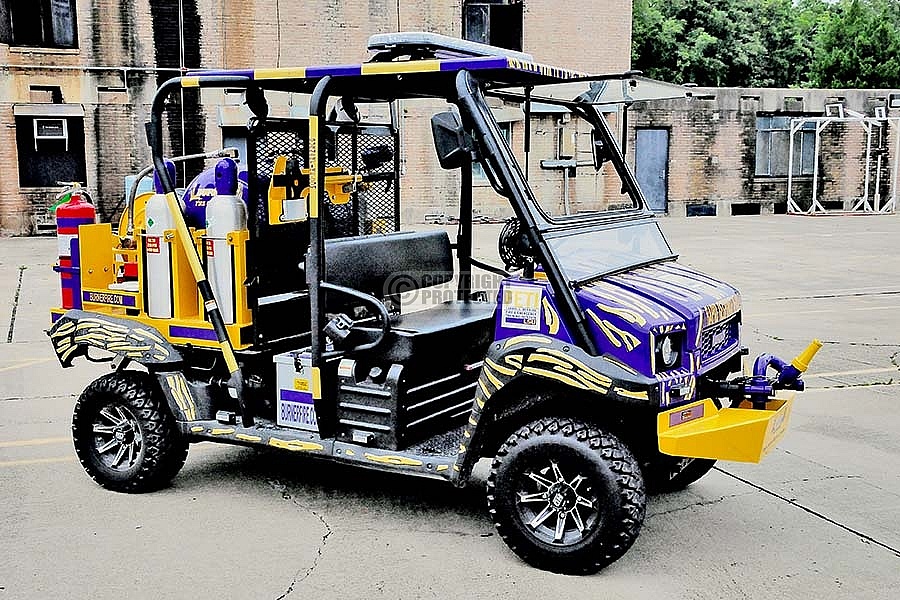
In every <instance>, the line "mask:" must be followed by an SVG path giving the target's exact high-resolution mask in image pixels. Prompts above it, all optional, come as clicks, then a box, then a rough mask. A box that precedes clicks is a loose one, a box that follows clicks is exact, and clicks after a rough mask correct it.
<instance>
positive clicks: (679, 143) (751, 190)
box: [629, 88, 900, 216]
mask: <svg viewBox="0 0 900 600" xmlns="http://www.w3.org/2000/svg"><path fill="white" fill-rule="evenodd" d="M693 92H694V93H693V98H692V99H691V100H690V101H684V100H678V101H659V102H655V103H650V104H645V105H640V106H635V107H634V108H633V109H632V110H631V111H630V113H631V114H630V120H631V124H633V127H634V129H633V130H631V131H630V132H629V133H630V140H631V141H630V160H631V161H632V162H631V164H633V165H635V170H636V172H637V175H638V180H639V181H640V182H641V184H642V189H643V190H644V193H645V196H647V197H648V200H649V201H650V202H651V203H655V204H656V206H657V208H658V209H659V210H662V211H667V212H668V213H669V214H670V215H675V216H684V215H685V214H687V215H691V214H718V215H719V216H725V215H731V214H759V213H773V212H775V213H779V212H785V211H786V209H787V188H788V178H787V175H788V165H789V162H788V161H789V154H790V153H789V136H790V134H789V132H788V129H789V127H790V124H791V120H792V119H796V118H800V117H811V118H812V119H815V118H820V117H823V116H825V115H826V113H828V114H830V115H832V116H838V114H839V113H840V111H841V110H843V111H844V114H845V117H846V116H847V115H849V114H851V113H850V111H855V112H856V113H860V114H862V115H865V116H867V117H874V116H875V114H876V111H877V112H878V113H879V114H885V115H886V116H888V117H891V116H897V115H898V114H900V113H898V111H897V110H891V108H890V105H891V102H890V100H891V98H892V97H897V94H896V93H895V92H896V90H814V89H771V88H767V89H738V88H697V89H695V90H693ZM881 111H884V113H882V112H881ZM815 127H816V122H815V121H814V120H810V121H808V122H807V123H806V124H805V125H804V126H803V127H802V128H801V129H800V130H798V131H796V133H795V135H794V155H793V161H794V168H793V174H792V177H793V181H792V184H791V187H792V198H793V199H794V201H795V202H796V203H797V204H798V207H799V208H800V209H801V210H806V209H807V208H808V207H809V206H810V203H811V201H812V187H813V172H814V169H815V167H816V166H818V174H819V175H818V179H817V181H816V184H817V199H818V201H819V202H820V203H821V204H822V207H823V208H825V209H829V210H851V209H853V208H854V206H855V205H856V204H857V203H858V202H859V201H860V199H861V198H862V197H863V196H864V194H865V193H866V191H868V195H869V200H870V203H871V204H872V205H873V206H874V205H875V195H876V194H877V195H878V196H879V200H878V203H879V204H880V205H882V206H883V205H884V203H885V202H887V201H888V199H889V198H891V196H892V195H893V194H894V191H893V190H892V189H891V188H892V181H893V169H894V159H895V158H896V156H895V154H896V143H897V131H896V129H895V127H896V122H893V123H890V122H887V121H885V122H884V125H882V126H880V127H878V126H875V127H873V128H872V136H871V143H869V136H868V133H867V130H866V128H865V127H864V126H863V125H862V124H861V123H860V122H859V121H851V120H845V121H839V120H836V121H834V122H832V123H830V124H828V126H827V127H824V128H823V129H821V134H820V152H819V156H818V160H816V155H815ZM867 146H868V154H869V155H870V160H869V161H868V162H867V161H866V155H867ZM635 156H637V162H636V164H635V162H633V161H634V160H635ZM867 172H868V180H869V181H868V190H867V186H866V173H867Z"/></svg>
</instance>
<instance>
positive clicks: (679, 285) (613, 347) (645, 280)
mask: <svg viewBox="0 0 900 600" xmlns="http://www.w3.org/2000/svg"><path fill="white" fill-rule="evenodd" d="M577 296H578V300H579V304H580V305H581V307H582V309H584V310H585V312H586V314H587V315H588V318H589V321H590V322H591V325H592V329H594V330H595V331H594V333H595V335H596V339H597V340H598V341H599V343H600V346H601V348H603V349H604V350H605V351H608V352H611V353H612V354H614V355H619V356H620V358H622V359H623V360H625V361H626V362H629V363H632V364H633V363H634V362H635V360H636V359H637V358H638V355H641V356H646V355H647V354H648V353H649V351H648V350H647V348H646V347H644V348H642V351H641V352H638V353H636V354H635V353H634V350H635V349H636V348H637V347H638V346H643V344H644V343H645V342H646V344H647V346H648V347H649V345H650V334H651V333H667V332H671V331H680V330H683V331H686V337H687V341H688V347H687V350H688V351H689V352H691V351H694V350H696V349H697V348H698V347H699V345H700V333H701V331H702V330H703V328H704V327H707V326H709V325H711V324H713V323H718V322H720V321H723V320H725V319H727V318H729V317H730V316H732V315H734V314H735V313H737V312H738V311H739V310H740V308H741V300H740V295H739V294H738V291H737V290H736V289H735V288H733V287H732V286H730V285H728V284H727V283H724V282H722V281H719V280H717V279H715V278H713V277H710V276H709V275H705V274H703V273H701V272H700V271H697V270H695V269H692V268H690V267H686V266H684V265H681V264H678V263H677V262H674V261H673V262H667V263H661V264H657V265H650V266H646V267H640V268H637V269H634V270H631V271H627V272H624V273H619V274H617V275H611V276H608V277H604V278H603V279H601V280H599V281H597V282H595V283H593V284H591V285H587V286H585V287H583V288H581V289H580V290H578V292H577ZM640 362H642V360H641V361H640Z"/></svg>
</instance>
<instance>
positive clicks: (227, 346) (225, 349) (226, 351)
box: [219, 340, 238, 373]
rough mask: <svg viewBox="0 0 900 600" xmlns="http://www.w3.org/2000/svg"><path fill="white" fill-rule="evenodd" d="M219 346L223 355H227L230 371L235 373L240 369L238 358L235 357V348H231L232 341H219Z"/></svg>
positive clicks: (226, 363) (226, 362) (227, 364)
mask: <svg viewBox="0 0 900 600" xmlns="http://www.w3.org/2000/svg"><path fill="white" fill-rule="evenodd" d="M219 347H220V348H221V349H222V355H223V356H224V357H225V366H227V367H228V372H229V373H234V372H235V371H237V370H238V364H237V359H236V358H235V357H234V350H232V348H231V342H229V341H228V340H225V341H224V342H219Z"/></svg>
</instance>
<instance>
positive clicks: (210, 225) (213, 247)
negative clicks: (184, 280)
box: [205, 158, 247, 325]
mask: <svg viewBox="0 0 900 600" xmlns="http://www.w3.org/2000/svg"><path fill="white" fill-rule="evenodd" d="M237 173H238V171H237V163H235V162H234V161H233V160H232V159H230V158H223V159H222V160H220V161H219V162H218V163H216V195H215V196H213V198H212V199H211V200H210V201H209V203H208V204H207V205H206V241H205V248H206V252H205V254H206V274H207V277H208V278H209V283H210V286H212V290H213V295H215V297H216V302H217V303H218V305H219V311H220V312H221V313H222V319H223V320H224V321H225V323H226V324H227V325H231V324H232V323H234V319H235V312H236V306H235V284H236V282H235V274H234V268H235V266H234V246H233V245H232V244H229V243H228V240H227V238H228V234H229V233H232V232H235V231H242V230H244V229H247V207H246V205H244V202H243V201H242V200H241V199H240V197H238V196H237V188H238V177H237ZM238 283H240V284H241V285H243V282H238Z"/></svg>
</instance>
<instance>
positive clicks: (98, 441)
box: [91, 404, 144, 471]
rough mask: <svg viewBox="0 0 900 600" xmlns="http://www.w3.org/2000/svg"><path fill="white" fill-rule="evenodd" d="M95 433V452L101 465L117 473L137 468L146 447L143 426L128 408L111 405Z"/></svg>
mask: <svg viewBox="0 0 900 600" xmlns="http://www.w3.org/2000/svg"><path fill="white" fill-rule="evenodd" d="M91 430H92V432H93V434H94V451H95V452H96V453H97V456H98V458H99V459H100V462H102V463H103V464H104V465H105V466H106V467H107V468H110V469H113V470H115V471H127V470H129V469H131V468H132V467H134V465H135V463H136V462H137V461H138V459H139V458H140V455H141V450H142V449H143V445H144V436H143V433H142V432H141V426H140V424H139V423H138V420H137V418H136V417H135V416H134V413H132V412H131V411H130V410H129V409H128V408H127V407H125V406H121V405H119V404H109V405H107V406H104V407H103V408H101V409H100V411H99V412H98V413H97V416H96V417H95V418H94V423H93V425H92V426H91Z"/></svg>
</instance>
